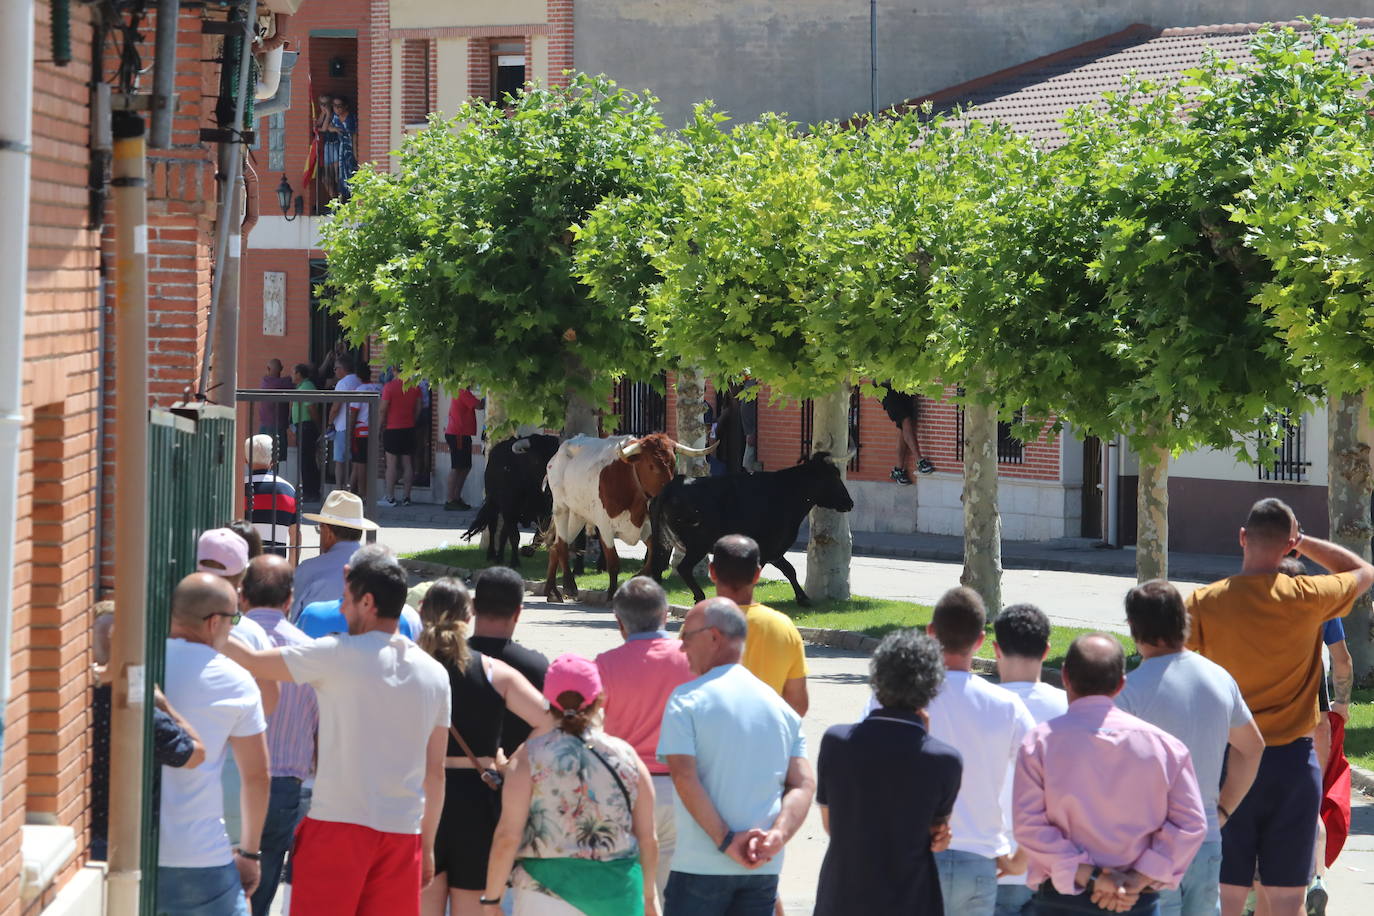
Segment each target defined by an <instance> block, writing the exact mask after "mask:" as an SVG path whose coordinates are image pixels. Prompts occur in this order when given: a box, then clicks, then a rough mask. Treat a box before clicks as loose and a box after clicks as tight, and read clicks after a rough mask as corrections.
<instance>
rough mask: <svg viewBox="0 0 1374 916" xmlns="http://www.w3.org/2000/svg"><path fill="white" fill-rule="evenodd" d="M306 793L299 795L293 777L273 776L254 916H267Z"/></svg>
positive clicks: (304, 806) (303, 810)
mask: <svg viewBox="0 0 1374 916" xmlns="http://www.w3.org/2000/svg"><path fill="white" fill-rule="evenodd" d="M309 804H310V802H309V793H305V794H304V795H303V794H302V792H301V781H300V780H299V779H296V778H295V777H294V776H273V777H272V794H271V795H270V796H268V799H267V819H266V820H264V821H263V824H262V845H261V846H259V847H258V848H259V849H260V850H261V851H262V880H261V881H260V882H258V889H257V890H255V891H253V916H267V913H268V911H269V910H270V909H271V908H272V898H273V897H275V896H276V895H277V885H278V884H280V883H281V875H282V864H283V863H284V862H285V861H286V853H287V850H289V849H290V848H291V841H292V839H294V838H295V835H296V827H298V826H299V825H300V822H301V818H303V817H305V814H306V809H307V808H308V807H309Z"/></svg>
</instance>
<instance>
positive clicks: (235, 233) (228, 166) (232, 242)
mask: <svg viewBox="0 0 1374 916" xmlns="http://www.w3.org/2000/svg"><path fill="white" fill-rule="evenodd" d="M257 18H258V0H248V16H247V18H246V19H244V21H243V30H244V36H243V53H242V54H241V55H240V56H239V90H238V94H237V95H236V96H235V98H234V123H233V124H231V125H230V129H231V130H233V131H234V132H235V133H238V132H240V131H242V130H243V113H244V111H245V109H246V107H247V104H248V93H250V92H252V91H253V87H251V86H249V85H248V69H249V66H248V65H249V62H250V61H252V59H253V35H254V31H253V30H254V23H256V22H257ZM225 65H226V66H227V65H228V62H227V61H226V62H225ZM242 165H243V139H242V137H240V138H239V139H237V140H235V141H234V142H232V143H222V144H220V153H219V169H220V176H221V177H222V178H223V179H224V185H223V186H222V187H221V188H220V195H219V221H218V223H217V225H216V226H215V275H214V278H213V279H212V280H211V283H210V315H209V318H208V319H207V323H208V326H207V327H206V330H205V360H204V362H202V363H201V366H200V393H201V394H202V395H203V394H205V393H206V392H207V390H208V389H209V387H210V364H211V362H212V361H214V363H215V366H216V377H217V379H218V381H220V382H221V383H222V382H223V381H224V379H225V378H228V379H230V380H231V381H230V382H229V385H228V387H227V388H223V389H222V390H220V391H219V392H218V397H220V398H223V400H221V401H220V402H219V403H222V404H226V405H231V404H233V403H234V388H235V385H234V384H233V381H232V379H234V378H235V377H236V376H237V374H238V373H237V367H238V333H239V328H238V324H239V302H238V269H239V253H240V251H239V249H240V246H241V244H242V239H241V238H240V237H239V219H240V217H239V213H240V212H241V208H240V207H238V206H236V203H237V201H238V200H239V197H240V195H239V190H238V188H239V169H240V167H241V166H242ZM231 271H232V273H233V276H234V279H233V287H232V288H233V294H234V296H233V300H232V305H223V307H224V308H226V309H227V310H229V311H231V312H232V314H227V315H220V314H219V311H220V308H221V307H222V302H221V299H222V297H224V296H225V290H224V284H225V283H226V282H227V281H228V276H227V275H228V274H229V273H230V272H231ZM222 324H228V325H232V326H233V332H232V334H231V335H226V337H225V338H224V339H223V340H220V335H219V334H218V333H217V327H218V326H219V325H222ZM217 343H228V344H229V346H230V347H231V348H232V349H230V350H229V351H228V352H224V351H221V352H220V358H219V359H218V360H214V355H215V347H216V344H217ZM220 363H225V364H226V365H227V367H228V368H227V372H228V375H227V376H226V375H225V374H224V372H225V371H226V370H221V369H220Z"/></svg>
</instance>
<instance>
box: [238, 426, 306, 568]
mask: <svg viewBox="0 0 1374 916" xmlns="http://www.w3.org/2000/svg"><path fill="white" fill-rule="evenodd" d="M243 450H244V451H245V452H246V453H247V458H248V479H247V481H245V482H244V496H245V505H244V512H243V514H244V516H245V517H246V518H247V519H248V520H249V521H250V522H252V523H253V528H254V529H255V530H256V531H257V532H258V537H260V538H262V549H263V550H264V551H266V552H267V553H274V554H276V555H277V556H279V557H287V556H291V554H292V552H293V550H294V552H295V554H296V556H297V557H299V555H300V546H301V507H300V503H299V502H297V500H296V488H295V487H293V486H292V485H291V482H290V481H288V480H287V479H286V478H285V477H282V476H281V475H279V474H277V473H276V472H275V471H274V470H273V468H274V466H275V464H276V460H275V458H274V456H273V454H272V440H271V439H270V438H269V437H267V436H262V435H258V436H253V437H252V438H250V439H248V440H246V441H245V442H244V443H243Z"/></svg>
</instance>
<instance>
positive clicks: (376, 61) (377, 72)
mask: <svg viewBox="0 0 1374 916" xmlns="http://www.w3.org/2000/svg"><path fill="white" fill-rule="evenodd" d="M324 5H325V4H321V6H324ZM344 5H345V4H339V6H341V7H342V6H344ZM348 5H351V4H348ZM311 6H312V4H306V6H305V8H304V9H305V11H306V12H307V13H308V12H309V11H310V7H311ZM367 15H368V19H367V26H366V28H360V29H359V30H358V61H359V64H358V66H359V73H358V111H359V112H369V113H370V114H371V118H369V119H368V120H369V121H370V122H371V123H370V125H369V124H361V125H359V130H360V132H361V133H362V134H363V136H366V137H368V138H369V140H370V142H369V143H365V144H361V143H360V149H359V159H364V158H365V159H366V160H368V161H370V162H372V163H373V164H375V165H376V166H377V168H379V169H382V170H384V171H385V170H388V169H390V168H391V144H392V137H391V79H392V76H391V36H390V35H389V34H388V33H389V32H390V31H391V2H390V0H369V3H368V13H367ZM356 21H357V20H356V19H355V20H354V22H355V23H356ZM364 60H366V61H367V67H368V69H367V71H366V72H363V71H362V69H361V68H362V66H363V65H362V61H364ZM359 118H360V120H361V115H360V116H359ZM360 139H361V138H360Z"/></svg>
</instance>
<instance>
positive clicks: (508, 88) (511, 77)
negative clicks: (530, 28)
mask: <svg viewBox="0 0 1374 916" xmlns="http://www.w3.org/2000/svg"><path fill="white" fill-rule="evenodd" d="M524 85H525V43H524V42H523V41H493V42H492V43H491V99H492V101H493V102H499V101H501V100H502V99H503V98H505V97H506V96H507V95H514V94H515V93H516V92H518V91H519V90H520V89H521V88H523V87H524Z"/></svg>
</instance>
